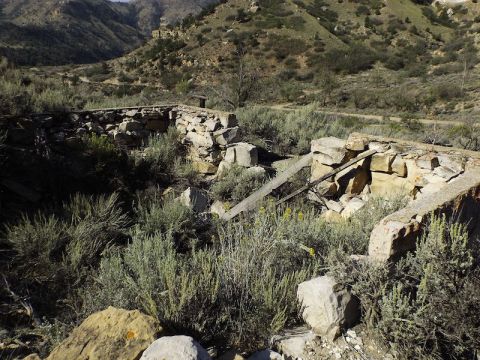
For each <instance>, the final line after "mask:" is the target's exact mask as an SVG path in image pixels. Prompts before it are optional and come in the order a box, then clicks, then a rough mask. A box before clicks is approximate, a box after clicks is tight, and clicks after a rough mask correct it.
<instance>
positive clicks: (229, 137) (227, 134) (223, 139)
mask: <svg viewBox="0 0 480 360" xmlns="http://www.w3.org/2000/svg"><path fill="white" fill-rule="evenodd" d="M213 136H214V137H215V141H216V142H217V144H219V145H222V146H226V145H229V144H233V143H235V142H238V141H239V140H240V128H239V127H238V126H237V127H234V128H229V129H221V130H218V131H215V132H214V133H213Z"/></svg>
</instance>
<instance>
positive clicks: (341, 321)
mask: <svg viewBox="0 0 480 360" xmlns="http://www.w3.org/2000/svg"><path fill="white" fill-rule="evenodd" d="M297 298H298V301H299V303H300V304H301V306H302V317H303V319H304V320H305V322H306V323H307V324H308V325H309V326H310V327H311V328H312V329H313V331H314V332H315V334H317V335H319V336H321V337H323V338H326V339H328V340H334V339H336V338H337V337H338V336H339V335H340V334H341V332H342V331H343V330H345V329H348V328H349V327H351V326H352V325H354V324H355V323H356V322H357V321H358V319H359V318H360V307H359V303H358V301H357V299H356V298H354V297H353V296H352V295H351V294H350V292H349V290H347V289H346V288H345V287H344V286H342V285H340V284H338V283H337V282H336V281H335V280H334V279H333V278H332V277H330V276H322V277H318V278H315V279H312V280H309V281H305V282H303V283H301V284H300V285H298V291H297Z"/></svg>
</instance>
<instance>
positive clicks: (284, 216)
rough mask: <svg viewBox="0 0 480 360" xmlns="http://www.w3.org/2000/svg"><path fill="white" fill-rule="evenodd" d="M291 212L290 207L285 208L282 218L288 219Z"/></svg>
mask: <svg viewBox="0 0 480 360" xmlns="http://www.w3.org/2000/svg"><path fill="white" fill-rule="evenodd" d="M291 214H292V209H291V208H287V209H286V210H285V213H284V214H283V218H284V219H285V220H286V219H289V218H290V215H291Z"/></svg>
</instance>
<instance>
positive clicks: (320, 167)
mask: <svg viewBox="0 0 480 360" xmlns="http://www.w3.org/2000/svg"><path fill="white" fill-rule="evenodd" d="M322 161H323V156H322V155H321V154H313V157H312V168H311V177H310V181H315V180H318V179H320V178H321V177H323V176H325V175H327V174H328V173H330V172H332V171H333V170H334V168H333V167H332V166H329V165H325V164H323V163H322ZM327 180H328V181H333V177H330V178H329V179H327Z"/></svg>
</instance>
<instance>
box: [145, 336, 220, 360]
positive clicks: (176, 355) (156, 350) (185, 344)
mask: <svg viewBox="0 0 480 360" xmlns="http://www.w3.org/2000/svg"><path fill="white" fill-rule="evenodd" d="M167 359H168V360H211V358H210V355H209V354H208V352H207V351H206V350H205V349H204V348H203V347H202V346H201V345H200V344H199V343H197V342H196V341H195V340H193V339H192V338H191V337H189V336H164V337H162V338H160V339H158V340H156V341H155V342H153V343H152V344H151V345H150V346H149V347H148V348H147V350H145V352H144V353H143V355H142V357H141V358H140V360H167Z"/></svg>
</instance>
